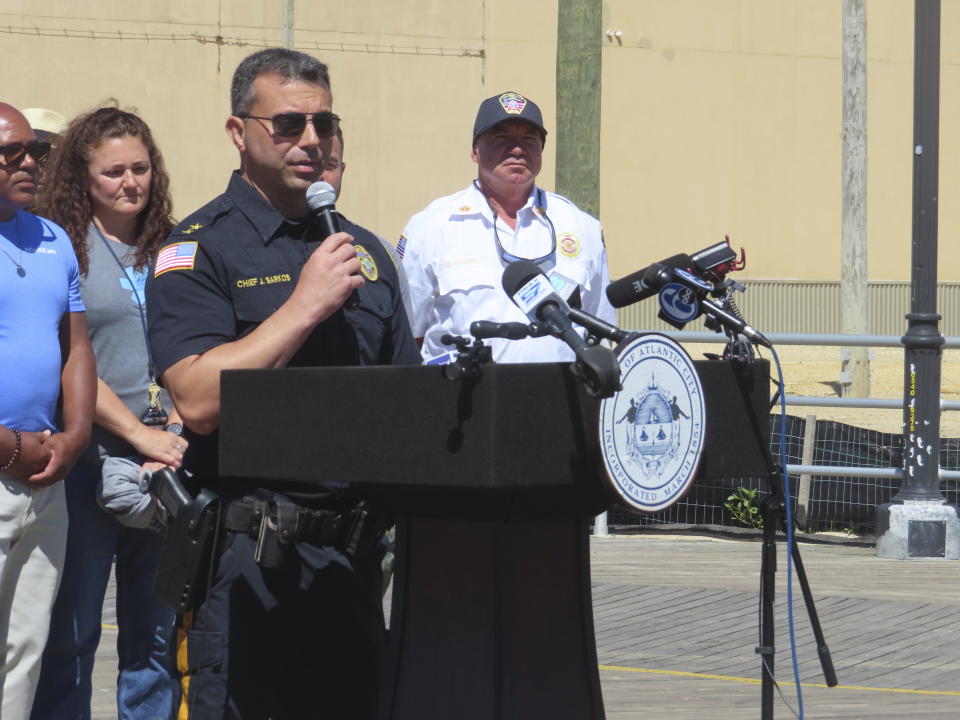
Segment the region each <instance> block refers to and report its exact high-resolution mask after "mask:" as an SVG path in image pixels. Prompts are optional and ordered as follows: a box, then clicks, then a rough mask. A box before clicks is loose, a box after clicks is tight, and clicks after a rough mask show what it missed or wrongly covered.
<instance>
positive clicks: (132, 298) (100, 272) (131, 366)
mask: <svg viewBox="0 0 960 720" xmlns="http://www.w3.org/2000/svg"><path fill="white" fill-rule="evenodd" d="M104 241H106V242H104ZM86 242H87V248H88V250H89V261H90V264H89V271H88V272H87V274H86V275H81V276H80V294H81V296H82V297H83V302H84V304H85V305H86V307H87V323H88V325H89V326H90V342H91V344H92V345H93V354H94V355H95V356H96V359H97V376H98V377H99V378H100V379H101V380H103V381H104V382H105V383H106V384H107V385H109V386H110V389H111V390H113V391H114V392H115V393H116V394H117V396H118V397H119V398H120V399H121V400H122V401H123V403H124V405H126V406H127V407H128V408H129V409H130V412H132V413H133V414H134V415H135V416H136V417H138V418H139V417H140V416H141V415H143V412H144V411H145V410H146V409H147V407H148V406H149V404H150V403H149V395H148V393H147V386H148V385H149V383H150V374H149V372H148V369H147V368H148V360H147V345H146V338H145V337H144V326H143V323H142V321H141V316H140V303H141V302H144V301H145V300H146V293H145V291H144V287H145V285H146V281H147V273H148V272H149V271H150V269H149V267H143V268H140V269H134V267H133V262H134V260H133V256H134V249H133V248H132V247H130V246H129V245H124V244H123V243H120V242H116V241H114V240H111V239H109V238H104V237H103V236H101V235H100V233H99V232H97V229H96V227H94V226H93V225H92V224H91V226H90V229H89V230H88V231H87V239H86ZM108 244H109V246H110V248H111V249H112V250H113V253H114V254H115V255H116V259H114V256H113V254H111V252H110V250H108V249H107V245H108ZM117 260H119V261H120V263H121V264H122V265H123V266H124V270H121V269H120V266H119V265H118V264H117ZM143 317H144V318H146V308H144V312H143ZM161 400H162V402H163V407H164V410H166V411H167V412H168V413H169V412H170V410H171V408H172V404H171V402H170V398H169V396H168V395H167V394H166V391H163V392H161ZM94 448H97V449H98V452H99V454H100V457H101V458H103V457H106V456H108V455H113V456H119V457H123V456H127V455H132V454H135V453H134V450H133V448H132V447H131V446H130V445H129V444H128V443H127V442H126V441H124V440H122V439H120V438H119V437H117V436H116V435H114V434H113V433H111V432H108V431H107V430H105V429H104V428H102V427H100V426H99V425H96V424H94V426H93V442H92V443H91V446H90V448H89V449H88V454H87V455H85V457H86V459H88V460H91V459H92V450H93V449H94Z"/></svg>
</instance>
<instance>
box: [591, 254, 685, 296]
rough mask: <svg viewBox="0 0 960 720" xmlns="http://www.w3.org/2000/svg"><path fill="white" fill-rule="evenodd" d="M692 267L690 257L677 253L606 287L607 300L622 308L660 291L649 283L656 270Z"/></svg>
mask: <svg viewBox="0 0 960 720" xmlns="http://www.w3.org/2000/svg"><path fill="white" fill-rule="evenodd" d="M692 265H693V261H692V260H691V259H690V256H689V255H687V254H685V253H679V254H677V255H673V256H671V257H668V258H667V259H666V260H661V261H660V262H658V263H653V264H652V265H649V266H647V267H645V268H643V270H637V271H636V272H634V273H630V274H629V275H627V276H626V277H622V278H620V279H619V280H614V281H613V282H612V283H610V284H609V285H607V290H606V293H607V300H609V301H610V304H611V305H613V306H614V307H615V308H622V307H626V306H627V305H632V304H633V303H635V302H638V301H640V300H644V299H646V298H648V297H652V296H653V295H656V294H657V292H659V290H660V287H659V286H658V285H654V284H651V283H650V281H651V280H653V279H655V276H656V270H659V269H662V268H664V267H667V268H686V267H690V266H692ZM651 270H654V272H651Z"/></svg>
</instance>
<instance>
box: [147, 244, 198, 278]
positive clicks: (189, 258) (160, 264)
mask: <svg viewBox="0 0 960 720" xmlns="http://www.w3.org/2000/svg"><path fill="white" fill-rule="evenodd" d="M196 259H197V243H196V242H192V241H191V242H178V243H173V244H172V245H167V246H166V247H165V248H163V249H162V250H161V251H160V252H159V253H157V263H156V265H155V266H154V270H153V276H154V277H160V276H161V275H163V274H164V273H165V272H169V271H170V270H193V264H194V262H195V261H196Z"/></svg>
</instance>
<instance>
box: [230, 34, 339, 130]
mask: <svg viewBox="0 0 960 720" xmlns="http://www.w3.org/2000/svg"><path fill="white" fill-rule="evenodd" d="M267 73H272V74H274V75H279V76H280V77H281V78H282V79H283V80H284V82H288V83H289V82H296V81H301V82H308V83H314V84H316V85H323V86H324V87H325V88H327V90H329V89H330V74H329V72H328V71H327V66H326V65H325V64H324V63H322V62H320V61H319V60H317V59H316V58H315V57H312V56H310V55H307V54H306V53H302V52H298V51H297V50H287V49H286V48H268V49H266V50H261V51H259V52H255V53H254V54H253V55H248V56H247V57H245V58H244V59H243V61H242V62H241V63H240V64H239V65H237V69H236V70H235V71H234V73H233V82H232V84H231V86H230V112H231V113H232V114H233V115H242V114H243V113H246V112H249V110H250V108H251V106H252V105H253V103H254V102H256V99H257V98H256V94H255V93H254V91H253V82H254V80H256V79H257V78H258V77H260V76H261V75H264V74H267Z"/></svg>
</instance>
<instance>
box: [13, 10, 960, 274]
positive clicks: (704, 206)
mask: <svg viewBox="0 0 960 720" xmlns="http://www.w3.org/2000/svg"><path fill="white" fill-rule="evenodd" d="M867 7H868V16H867V35H868V79H869V89H868V100H869V108H868V123H869V124H868V152H869V160H868V163H869V173H868V175H869V176H868V188H869V190H868V222H869V228H868V232H869V275H870V277H871V279H875V280H906V279H908V278H909V259H910V240H911V188H912V178H911V150H912V124H913V119H912V118H913V108H912V106H913V88H912V86H913V3H912V2H909V1H908V0H868V2H867ZM603 12H604V20H603V24H604V30H606V29H608V28H609V29H612V30H614V31H619V32H620V33H621V35H620V37H619V38H617V37H616V36H614V37H611V38H607V37H606V36H605V35H603V36H601V37H600V38H598V42H600V43H602V45H603V51H602V56H603V97H602V112H603V119H602V128H601V151H600V152H601V212H600V214H601V220H602V221H603V223H604V227H605V231H606V238H607V244H608V247H609V252H610V259H611V271H612V273H613V274H614V275H623V274H626V273H629V272H631V271H633V270H635V269H637V268H639V267H642V266H644V265H646V264H648V263H649V262H651V261H653V260H656V259H659V258H662V257H664V256H666V255H669V254H672V253H673V252H680V251H692V250H696V249H699V248H701V247H704V246H706V245H709V244H711V243H713V242H715V241H717V240H720V239H722V237H723V236H724V235H725V234H729V235H730V236H731V238H732V241H733V243H734V245H736V246H738V247H739V246H744V247H745V248H746V249H747V258H748V266H747V271H746V272H745V273H743V277H745V278H774V279H776V278H780V279H790V278H795V279H818V280H835V279H837V278H838V277H839V275H840V269H839V257H840V249H839V248H840V159H841V158H840V150H841V147H840V128H841V63H840V50H841V41H842V38H841V30H840V28H841V25H840V22H841V16H840V12H841V3H840V2H839V0H607V1H606V2H604V3H603ZM556 15H557V8H556V0H527V1H526V2H517V1H516V0H460V1H459V2H452V1H451V0H398V1H396V2H386V1H384V0H379V1H377V0H351V2H349V3H336V4H334V3H319V2H306V0H297V2H296V4H295V27H296V35H295V45H296V47H297V48H298V49H300V50H303V51H306V52H310V53H312V54H314V55H316V56H317V57H319V58H320V59H322V60H324V61H325V62H327V63H328V64H329V65H330V68H331V73H332V77H333V93H334V106H335V109H336V111H337V112H338V113H339V114H340V115H341V116H342V117H343V122H344V129H345V132H346V138H347V149H346V159H347V162H348V165H349V170H348V172H347V175H346V179H345V182H344V196H343V198H342V200H341V201H340V203H339V207H340V209H342V210H343V211H344V212H345V213H346V214H347V215H349V216H350V217H352V218H353V219H354V220H356V221H358V222H360V223H362V224H364V225H366V226H368V227H370V228H371V229H373V230H375V231H377V232H379V233H380V234H382V235H384V236H385V237H387V238H389V239H392V240H396V238H397V236H398V235H399V232H400V230H401V229H402V227H403V225H404V224H405V222H406V220H407V218H408V217H409V216H410V215H412V214H413V213H414V212H417V211H418V210H420V209H421V208H422V207H424V206H425V205H426V204H427V203H428V202H429V201H430V200H431V199H433V198H435V197H437V196H439V195H442V194H447V193H450V192H453V191H455V190H457V189H458V188H460V187H462V186H464V185H465V184H466V183H467V182H468V181H469V180H470V179H471V178H472V177H473V176H474V166H473V164H472V163H471V161H470V159H469V150H470V147H469V138H470V130H471V128H472V124H473V116H474V113H475V112H476V107H477V105H478V103H479V101H480V100H481V99H483V98H484V97H487V96H489V95H492V94H494V93H495V92H501V91H504V90H508V89H510V90H516V91H518V92H521V93H524V94H526V95H529V96H530V97H532V98H533V99H535V100H536V101H537V102H538V103H539V104H540V106H541V107H542V108H543V110H544V112H545V114H546V119H547V124H548V127H553V126H554V125H555V123H554V120H553V119H554V117H555V111H556V106H555V97H556V88H555V58H556ZM281 20H282V2H281V0H234V1H232V2H214V1H213V0H190V1H188V0H164V1H163V2H159V1H157V0H142V1H141V2H137V3H122V2H116V1H106V0H88V1H86V2H83V1H81V2H77V0H48V2H46V3H44V4H43V5H42V7H40V6H37V5H36V3H28V2H24V1H22V0H21V1H19V2H18V1H15V0H6V2H4V3H3V5H2V6H0V53H2V56H3V58H4V62H3V70H2V79H3V88H4V91H3V99H4V100H6V101H8V102H11V103H13V104H15V105H18V106H21V107H29V106H44V107H49V108H52V109H55V110H58V111H60V112H62V113H64V114H65V115H67V116H70V115H72V114H74V113H77V112H79V111H82V110H85V109H89V108H91V107H93V106H95V105H96V104H97V103H99V102H101V101H102V100H104V99H106V98H108V97H115V98H117V99H118V100H119V101H120V103H121V105H122V106H124V107H131V106H132V107H135V108H137V109H138V110H139V111H140V113H141V114H142V115H143V116H144V118H145V119H146V120H147V122H148V123H150V125H151V127H152V128H153V129H154V132H155V134H156V136H157V139H158V142H159V143H160V145H161V149H162V150H163V152H164V154H165V156H166V158H167V164H168V167H169V170H170V172H171V175H172V179H173V190H174V195H175V202H176V212H177V213H178V214H179V215H180V216H183V215H185V214H186V213H188V212H190V211H192V210H193V209H195V208H196V207H198V206H199V205H201V204H203V203H204V202H206V201H207V200H209V199H210V198H211V197H212V196H214V195H215V194H217V193H218V192H220V191H221V190H222V189H223V187H225V185H226V180H227V174H228V173H229V171H230V170H232V169H233V168H234V167H235V166H236V156H235V153H234V151H233V148H232V146H231V145H230V144H229V142H228V140H227V138H226V135H225V133H224V131H223V123H224V120H225V119H226V116H227V114H228V108H229V83H230V77H231V74H232V72H233V70H234V68H235V67H236V65H237V63H238V62H239V61H240V60H241V59H242V58H243V57H244V56H245V55H247V54H248V53H250V52H253V51H255V50H258V49H260V48H263V47H268V46H275V45H279V44H280V43H281V38H282V30H281ZM958 65H960V2H946V3H943V18H942V69H941V88H942V99H941V157H940V187H941V193H940V278H941V280H945V281H948V280H954V281H955V280H960V270H958V266H960V263H958V260H960V247H958V243H957V242H956V235H957V231H958V228H960V211H958V207H960V202H958V200H960V132H958V130H960V121H958V117H960V69H958ZM558 141H560V142H562V139H558V138H557V137H556V134H555V133H554V134H551V135H550V136H549V138H548V141H547V148H546V157H545V163H544V171H543V173H542V175H541V180H542V184H544V185H545V186H546V187H552V185H553V175H554V164H553V150H554V149H555V147H556V144H557V142H558Z"/></svg>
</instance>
